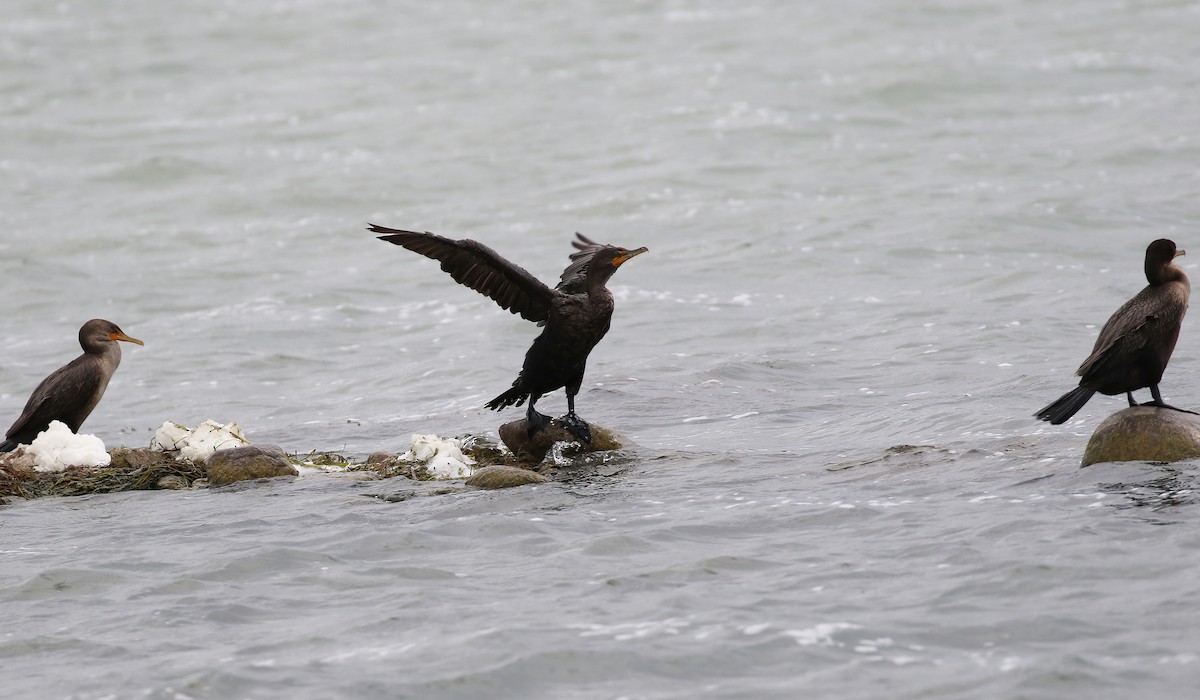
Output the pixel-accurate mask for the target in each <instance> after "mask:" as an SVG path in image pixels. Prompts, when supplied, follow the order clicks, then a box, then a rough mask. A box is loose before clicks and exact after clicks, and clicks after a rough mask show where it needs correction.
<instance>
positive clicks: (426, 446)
mask: <svg viewBox="0 0 1200 700" xmlns="http://www.w3.org/2000/svg"><path fill="white" fill-rule="evenodd" d="M400 459H402V460H404V461H406V462H420V463H421V464H423V465H425V468H426V469H428V470H429V472H430V474H432V475H433V476H434V478H437V479H465V478H466V477H468V476H471V465H473V464H475V460H473V459H471V458H470V457H468V456H466V455H464V454H463V453H462V445H461V444H460V443H459V441H458V440H456V439H454V438H442V437H438V436H437V435H416V434H414V435H413V436H412V447H411V448H409V450H408V452H405V453H404V454H402V455H400Z"/></svg>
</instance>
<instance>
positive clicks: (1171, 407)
mask: <svg viewBox="0 0 1200 700" xmlns="http://www.w3.org/2000/svg"><path fill="white" fill-rule="evenodd" d="M1141 405H1142V406H1157V407H1159V408H1169V409H1171V410H1172V411H1179V412H1180V413H1190V414H1192V415H1193V416H1200V413H1196V412H1195V411H1189V410H1187V409H1186V408H1176V407H1174V406H1172V405H1170V404H1165V403H1162V402H1161V401H1157V402H1156V401H1147V402H1146V403H1144V404H1141Z"/></svg>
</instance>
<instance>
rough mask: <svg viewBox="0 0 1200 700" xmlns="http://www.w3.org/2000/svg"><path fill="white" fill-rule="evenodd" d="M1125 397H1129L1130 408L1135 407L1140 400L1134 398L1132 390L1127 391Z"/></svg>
mask: <svg viewBox="0 0 1200 700" xmlns="http://www.w3.org/2000/svg"><path fill="white" fill-rule="evenodd" d="M1125 398H1127V399H1129V407H1130V408H1133V407H1134V406H1136V405H1138V402H1137V401H1134V400H1133V392H1132V391H1127V392H1125Z"/></svg>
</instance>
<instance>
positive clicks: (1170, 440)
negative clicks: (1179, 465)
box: [1082, 406, 1200, 467]
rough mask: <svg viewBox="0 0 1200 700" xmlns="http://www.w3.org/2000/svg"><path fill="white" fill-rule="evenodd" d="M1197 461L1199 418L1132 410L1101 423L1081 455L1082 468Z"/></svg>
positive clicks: (1141, 408) (1165, 411)
mask: <svg viewBox="0 0 1200 700" xmlns="http://www.w3.org/2000/svg"><path fill="white" fill-rule="evenodd" d="M1192 457H1200V415H1196V414H1194V413H1184V412H1183V411H1175V410H1172V409H1169V408H1159V407H1157V406H1131V407H1129V408H1127V409H1125V410H1123V411H1118V412H1116V413H1114V414H1112V415H1111V416H1109V417H1108V418H1105V419H1104V422H1102V423H1101V424H1100V425H1099V427H1097V428H1096V431H1095V432H1094V433H1092V437H1091V439H1090V440H1088V445H1087V449H1085V450H1084V451H1083V464H1082V466H1085V467H1086V466H1088V465H1089V464H1096V463H1098V462H1134V461H1149V462H1176V461H1179V460H1181V459H1189V458H1192Z"/></svg>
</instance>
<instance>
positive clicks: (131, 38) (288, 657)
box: [0, 0, 1200, 699]
mask: <svg viewBox="0 0 1200 700" xmlns="http://www.w3.org/2000/svg"><path fill="white" fill-rule="evenodd" d="M1197 36H1200V5H1197V4H1196V3H1194V2H1171V1H1165V2H1154V3H1113V2H1101V3H1097V2H1084V1H1082V0H1051V1H1049V2H1024V1H1022V2H996V1H991V2H987V1H972V2H943V3H939V2H919V3H893V2H879V1H865V0H864V1H851V2H828V1H821V2H812V3H788V2H760V3H755V4H749V5H741V6H734V5H732V4H730V3H717V2H684V1H683V0H676V1H674V2H661V3H655V2H639V3H588V2H580V1H578V0H568V1H567V2H558V3H547V2H536V1H533V0H528V1H524V2H516V3H503V4H494V5H487V4H483V3H468V2H461V1H458V2H455V1H453V0H451V1H449V2H441V3H383V2H372V3H368V2H353V1H349V0H347V1H344V2H305V1H295V2H288V1H279V2H259V1H250V2H238V3H200V2H178V3H170V4H164V3H157V2H145V1H140V2H139V1H136V0H133V1H130V2H125V3H118V4H116V5H113V4H111V3H72V2H63V3H57V4H52V3H44V2H27V1H24V0H18V1H16V2H10V3H8V4H7V5H6V6H5V7H4V8H3V9H0V120H2V124H3V133H4V147H3V149H2V151H0V182H2V183H3V186H2V187H0V224H2V225H3V231H4V233H3V235H2V237H0V298H2V299H4V306H5V311H6V314H5V318H6V321H7V324H6V328H7V333H6V335H5V338H6V342H5V346H4V348H3V349H2V350H0V414H2V415H3V416H5V418H3V419H2V420H3V421H8V420H11V417H12V416H15V415H16V414H17V413H18V412H19V411H20V408H21V406H22V405H23V403H24V401H25V398H26V396H27V395H28V393H29V391H30V390H31V389H32V387H33V385H35V384H36V382H37V381H38V380H40V379H41V377H42V376H44V375H45V374H46V373H47V372H48V371H49V370H51V369H53V368H54V367H56V366H58V365H60V364H62V363H63V362H65V361H66V360H68V359H70V358H71V357H73V356H74V355H75V354H76V353H77V349H76V348H75V346H74V343H75V340H74V339H75V333H76V331H77V329H78V327H79V325H80V324H81V323H82V322H83V321H85V320H87V319H88V318H92V317H104V318H108V319H110V320H113V321H116V322H117V323H119V324H120V325H121V326H122V327H123V328H124V329H125V330H126V331H127V332H129V333H130V334H131V335H134V336H136V337H138V338H142V339H143V340H145V341H146V346H145V347H144V348H129V349H127V350H126V353H125V359H124V362H123V364H122V366H121V369H120V371H119V372H118V373H117V375H116V377H115V379H114V380H113V382H112V384H111V385H110V387H109V390H108V394H107V395H106V397H105V399H104V401H103V402H102V403H101V405H100V407H99V408H98V409H97V411H96V413H95V414H94V415H93V416H92V417H91V418H90V419H89V421H88V424H87V430H88V431H89V432H94V433H96V434H97V435H99V436H100V437H102V438H103V439H104V440H105V441H106V443H107V444H108V445H109V446H110V447H111V446H116V445H120V444H128V445H141V444H145V443H147V442H148V441H149V439H150V436H151V433H152V431H153V429H154V428H155V427H157V426H158V425H159V424H161V423H162V422H163V421H165V420H173V421H178V422H181V423H185V424H197V423H199V422H201V421H203V420H205V419H208V418H213V419H216V420H220V421H223V422H224V421H228V420H237V421H238V422H239V423H240V424H241V425H242V426H243V427H244V428H245V429H246V431H247V433H248V434H249V436H250V437H251V439H252V440H255V441H256V442H272V443H278V444H280V445H282V446H283V447H284V448H285V449H288V450H289V451H293V452H307V451H309V450H335V451H341V452H344V453H348V454H352V455H359V456H362V455H365V454H367V453H369V452H372V451H375V450H389V451H399V450H402V449H404V448H405V447H406V446H407V443H408V438H409V435H410V434H411V433H414V432H422V433H426V432H435V433H438V434H442V435H466V434H476V435H494V431H495V429H496V427H497V426H498V425H499V423H500V422H501V421H502V420H505V419H508V418H515V417H517V416H518V415H519V414H518V413H514V412H511V411H510V412H509V413H507V414H500V415H496V414H493V413H491V412H489V411H486V410H484V409H482V407H481V406H482V404H483V403H484V402H485V401H486V400H488V399H489V398H491V397H492V396H494V395H495V394H497V393H499V392H500V391H502V390H503V389H504V388H506V387H507V386H508V385H509V383H510V382H511V381H512V379H513V377H514V376H515V373H516V371H517V369H518V368H519V366H520V361H521V357H522V356H523V353H524V350H525V348H526V347H527V345H528V343H529V341H530V340H531V338H532V337H533V336H534V335H535V334H536V329H535V328H534V327H533V326H532V325H531V324H528V323H527V322H524V321H522V320H520V319H518V318H516V317H513V316H510V315H509V314H506V313H504V312H503V311H499V310H498V309H496V308H495V306H494V305H493V304H492V302H490V301H489V300H487V299H485V298H483V297H481V296H479V295H477V294H474V293H473V292H471V291H469V290H465V289H461V288H457V287H456V286H455V285H454V284H453V282H452V281H451V280H450V279H449V278H448V277H447V276H446V275H445V274H444V273H442V272H440V271H439V270H438V269H437V265H436V264H434V263H432V262H430V261H428V260H424V259H422V258H419V257H418V256H415V255H413V254H411V253H408V252H406V251H403V250H400V249H398V248H395V247H393V246H388V245H386V244H383V243H380V242H379V241H376V240H375V239H374V237H373V236H372V235H371V234H369V233H368V232H366V231H365V230H364V226H365V224H366V222H368V221H371V222H376V223H380V224H385V225H390V226H400V227H409V228H417V229H425V230H431V231H435V232H438V233H442V234H445V235H449V236H452V237H468V236H469V237H473V238H477V239H479V240H481V241H484V242H485V243H487V244H488V245H490V246H492V247H493V248H495V249H497V250H498V251H500V252H501V253H502V254H504V255H507V256H510V257H511V258H512V259H514V260H516V261H518V262H519V263H520V264H522V265H523V266H525V267H526V268H528V269H529V270H530V271H531V272H533V273H534V274H536V275H538V276H539V277H541V278H542V279H546V280H554V279H556V277H557V274H558V272H559V271H560V270H561V269H562V267H563V265H564V263H565V262H566V256H567V253H568V252H570V250H571V248H570V245H569V240H570V238H571V236H572V234H573V232H574V231H577V230H578V231H582V232H584V233H585V234H587V235H589V236H591V237H594V238H596V239H598V240H603V241H610V242H613V243H618V244H621V245H626V246H641V245H645V246H648V247H649V248H650V253H649V254H648V255H644V256H641V257H639V258H637V259H636V260H634V261H632V262H631V263H630V264H629V265H628V266H625V267H623V268H622V269H621V271H620V272H619V273H618V274H617V275H616V277H614V279H613V287H614V293H615V294H616V296H617V304H618V308H617V313H616V316H615V318H614V323H613V329H612V331H611V332H610V334H609V336H608V337H607V338H606V339H605V341H604V342H603V343H602V344H601V345H600V346H599V348H598V349H597V350H596V352H595V353H594V354H593V355H592V358H591V361H590V363H589V371H588V375H587V378H586V380H585V385H584V389H583V392H582V393H581V395H580V397H579V402H578V407H579V410H580V413H581V414H582V415H583V416H585V417H587V418H589V419H591V420H593V421H595V422H597V423H600V424H603V425H608V426H612V427H614V428H616V429H618V430H619V431H620V432H621V433H623V434H625V435H627V436H628V437H629V438H630V439H631V440H633V441H634V442H635V443H636V444H637V446H638V447H637V449H635V450H633V451H632V452H631V453H630V454H629V455H626V456H624V457H621V458H619V459H618V461H617V462H616V463H614V464H613V469H612V470H611V471H614V472H617V473H616V474H615V475H609V476H605V477H595V478H581V479H577V480H575V481H571V482H567V483H555V484H550V485H543V486H537V487H525V488H521V489H515V490H511V491H506V492H463V493H456V494H448V495H439V496H428V497H413V498H403V496H404V495H406V494H407V491H408V490H411V489H413V488H414V487H413V486H412V485H411V484H408V485H405V484H402V483H398V482H399V481H400V480H398V479H397V480H391V481H384V482H361V481H356V480H353V479H348V478H340V477H311V478H302V479H300V480H298V481H296V482H294V483H289V484H270V485H266V486H263V485H253V486H249V487H244V488H238V487H234V488H228V489H220V490H212V491H196V492H188V493H178V492H169V493H168V492H158V493H129V494H120V495H106V496H96V497H87V498H74V499H48V500H41V501H35V502H27V503H14V504H13V505H11V506H9V507H7V508H5V509H4V510H2V511H0V561H2V562H3V564H2V565H0V604H2V605H3V609H4V612H5V616H4V618H5V620H6V623H5V625H4V627H3V630H2V631H0V660H2V661H3V668H4V669H5V670H6V671H7V672H6V673H5V674H4V676H5V682H4V684H3V690H0V695H2V696H8V697H14V698H15V697H33V696H44V697H69V698H81V699H82V698H96V699H99V698H111V697H137V698H185V697H186V698H226V697H242V698H250V697H255V698H274V697H314V698H315V697H387V698H394V697H411V698H479V697H533V698H645V699H659V698H696V697H713V698H765V697H780V698H783V697H789V698H790V697H835V696H836V697H842V698H864V699H865V698H880V697H889V698H942V697H945V698H1017V697H1023V698H1088V699H1092V698H1130V697H1137V698H1188V697H1192V695H1193V694H1194V693H1195V688H1196V687H1197V684H1198V682H1200V633H1197V632H1196V629H1197V627H1198V623H1200V618H1198V615H1197V613H1196V611H1195V601H1196V599H1197V596H1198V595H1200V584H1198V583H1197V581H1198V580H1200V534H1197V533H1198V532H1200V530H1198V528H1197V525H1198V521H1200V512H1198V511H1197V508H1198V507H1200V505H1198V504H1197V500H1198V499H1197V496H1196V489H1197V485H1198V483H1200V470H1198V468H1197V466H1196V465H1195V464H1192V463H1182V464H1177V465H1172V466H1161V465H1142V464H1116V465H1098V466H1095V467H1090V468H1088V469H1082V470H1081V469H1079V468H1078V467H1077V465H1078V460H1079V457H1080V454H1081V452H1082V449H1083V445H1084V443H1085V441H1086V438H1087V435H1088V434H1089V433H1090V431H1091V430H1092V429H1093V428H1094V427H1095V425H1096V424H1097V423H1098V422H1099V420H1100V419H1101V418H1102V417H1103V416H1104V415H1106V414H1108V413H1109V412H1111V411H1114V410H1117V409H1118V408H1120V407H1121V406H1122V403H1123V401H1121V400H1120V399H1119V398H1108V397H1097V398H1095V399H1093V401H1092V402H1091V403H1090V404H1089V405H1088V406H1087V407H1086V408H1085V409H1084V410H1083V411H1082V412H1081V413H1080V414H1079V415H1078V416H1077V417H1076V419H1075V420H1074V421H1072V422H1071V423H1069V424H1067V425H1064V426H1061V427H1050V426H1047V425H1045V424H1042V423H1038V422H1037V421H1035V420H1034V419H1033V418H1032V417H1031V415H1030V414H1032V413H1033V412H1034V411H1035V410H1036V409H1037V408H1039V407H1041V406H1043V405H1045V404H1046V403H1048V402H1049V401H1050V400H1052V399H1053V398H1055V397H1057V396H1058V395H1059V394H1060V393H1062V392H1063V391H1065V390H1066V389H1067V388H1069V387H1070V386H1071V385H1072V384H1073V382H1072V380H1071V374H1072V372H1073V371H1074V369H1075V367H1076V366H1077V365H1078V363H1079V362H1080V361H1081V360H1082V359H1083V357H1084V356H1085V355H1086V353H1087V351H1088V350H1089V349H1090V347H1091V343H1092V342H1093V340H1094V337H1095V334H1096V333H1097V332H1098V328H1099V325H1100V324H1102V323H1103V321H1104V320H1105V319H1106V318H1107V317H1108V314H1110V313H1111V312H1112V311H1113V310H1114V309H1115V308H1116V307H1117V306H1118V305H1119V304H1120V303H1121V302H1122V301H1124V299H1126V298H1127V297H1129V296H1130V295H1132V294H1133V293H1134V292H1135V291H1136V290H1137V289H1139V288H1140V287H1141V286H1142V285H1143V284H1144V279H1143V277H1142V273H1141V256H1142V253H1143V251H1144V249H1145V246H1146V244H1147V243H1148V242H1149V241H1150V240H1152V239H1154V238H1158V237H1163V236H1165V237H1170V238H1172V239H1174V240H1176V241H1177V242H1178V243H1179V244H1180V246H1181V247H1184V248H1193V249H1195V248H1200V242H1198V241H1200V237H1197V236H1196V230H1197V227H1196V220H1197V218H1198V212H1197V209H1196V193H1197V191H1198V189H1200V169H1198V167H1197V165H1196V164H1197V163H1198V162H1200V145H1198V142H1197V140H1196V123H1197V116H1200V44H1198V43H1197V42H1196V37H1197ZM1189 259H1190V258H1184V259H1183V260H1184V261H1185V262H1186V261H1187V260H1189ZM1185 267H1187V268H1188V269H1192V266H1191V265H1190V264H1189V265H1185ZM1192 276H1193V277H1196V273H1194V272H1193V275H1192ZM1192 325H1193V324H1192V322H1191V321H1188V322H1185V324H1184V329H1183V336H1182V339H1181V341H1180V345H1179V347H1178V349H1177V350H1176V354H1175V357H1174V359H1173V361H1172V365H1171V367H1170V368H1168V370H1167V374H1166V377H1165V378H1164V382H1163V387H1162V388H1163V391H1164V395H1165V398H1166V399H1167V400H1168V401H1170V402H1172V403H1175V404H1177V405H1184V406H1194V405H1196V404H1197V403H1200V398H1197V397H1200V383H1198V382H1197V381H1196V380H1195V379H1194V378H1193V375H1194V373H1193V372H1191V371H1190V370H1191V368H1193V367H1194V366H1195V365H1196V363H1197V362H1198V361H1200V358H1197V353H1196V348H1197V347H1200V346H1198V345H1197V340H1196V336H1195V334H1194V333H1193V328H1192ZM564 403H565V402H564V401H563V399H562V395H561V393H559V394H554V395H551V396H549V397H547V398H546V399H543V402H542V404H539V408H543V410H545V411H547V412H549V413H559V412H561V411H562V410H564V408H565V406H564ZM6 424H7V423H6ZM370 496H378V497H379V498H371V497H370Z"/></svg>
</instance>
